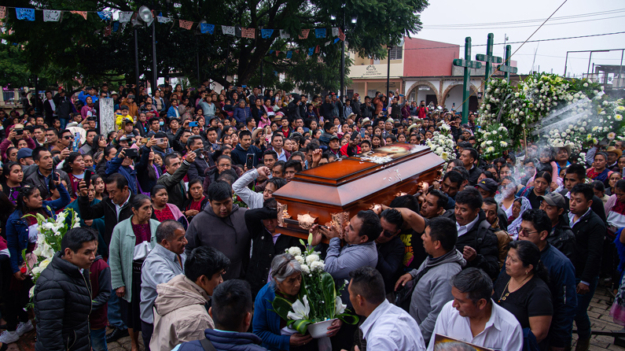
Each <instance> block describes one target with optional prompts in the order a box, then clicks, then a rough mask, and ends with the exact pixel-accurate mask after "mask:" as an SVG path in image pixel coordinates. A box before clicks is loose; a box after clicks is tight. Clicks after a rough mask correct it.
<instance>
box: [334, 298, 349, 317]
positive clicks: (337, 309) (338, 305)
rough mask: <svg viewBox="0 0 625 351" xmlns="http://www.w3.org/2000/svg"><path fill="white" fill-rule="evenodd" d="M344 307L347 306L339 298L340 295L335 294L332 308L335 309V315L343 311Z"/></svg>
mask: <svg viewBox="0 0 625 351" xmlns="http://www.w3.org/2000/svg"><path fill="white" fill-rule="evenodd" d="M345 308H347V305H344V304H343V300H341V297H340V296H337V297H336V299H335V300H334V310H335V313H336V315H339V314H342V313H343V312H345Z"/></svg>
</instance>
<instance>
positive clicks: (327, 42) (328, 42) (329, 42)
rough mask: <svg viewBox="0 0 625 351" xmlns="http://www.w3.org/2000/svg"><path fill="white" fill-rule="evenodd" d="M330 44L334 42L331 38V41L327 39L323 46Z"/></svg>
mask: <svg viewBox="0 0 625 351" xmlns="http://www.w3.org/2000/svg"><path fill="white" fill-rule="evenodd" d="M330 44H332V40H330V41H326V43H325V44H323V46H328V45H330Z"/></svg>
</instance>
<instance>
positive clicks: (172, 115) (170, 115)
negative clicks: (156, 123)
mask: <svg viewBox="0 0 625 351" xmlns="http://www.w3.org/2000/svg"><path fill="white" fill-rule="evenodd" d="M177 111H178V107H176V106H171V107H170V108H169V110H167V118H180V113H178V114H177V115H176V112H177Z"/></svg>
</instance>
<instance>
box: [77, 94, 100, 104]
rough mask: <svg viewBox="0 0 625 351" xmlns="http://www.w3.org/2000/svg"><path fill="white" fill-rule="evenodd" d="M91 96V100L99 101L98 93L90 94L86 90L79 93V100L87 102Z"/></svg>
mask: <svg viewBox="0 0 625 351" xmlns="http://www.w3.org/2000/svg"><path fill="white" fill-rule="evenodd" d="M88 97H91V101H92V102H93V103H94V104H95V102H96V101H98V100H99V99H98V95H89V94H85V92H84V91H81V92H80V94H78V100H80V101H82V103H83V104H86V103H87V98H88Z"/></svg>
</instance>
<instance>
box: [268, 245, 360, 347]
mask: <svg viewBox="0 0 625 351" xmlns="http://www.w3.org/2000/svg"><path fill="white" fill-rule="evenodd" d="M300 242H301V243H302V245H304V246H306V247H308V249H307V250H306V251H304V252H302V251H301V250H300V248H299V247H291V248H289V249H288V250H287V252H288V253H289V254H291V255H293V256H294V257H295V259H296V260H297V261H298V262H299V263H300V265H301V268H302V284H301V287H300V290H299V294H298V295H297V300H296V301H295V302H293V303H292V302H290V301H289V300H287V299H285V298H283V297H280V296H276V298H275V299H274V300H273V302H272V306H273V309H274V311H275V312H276V313H277V314H278V315H279V316H280V317H281V318H282V319H284V320H286V321H287V325H288V326H289V327H291V328H293V329H295V330H297V331H298V332H299V333H300V334H306V332H307V331H309V332H310V334H311V336H313V338H316V339H318V338H321V337H324V336H326V330H327V328H328V327H329V326H330V324H331V323H332V321H333V320H334V319H336V318H339V319H340V320H342V321H343V322H345V323H348V324H352V325H354V324H356V323H358V317H357V316H355V315H352V314H349V313H346V307H347V306H346V305H344V304H343V301H342V300H341V291H343V289H345V285H346V283H347V281H345V282H344V283H343V284H341V286H340V287H339V288H338V289H336V287H335V284H334V279H333V278H332V276H331V275H330V274H329V273H327V272H325V271H324V268H325V263H324V262H323V260H321V259H320V258H319V253H317V252H315V251H314V249H313V247H312V234H311V235H309V237H308V245H306V243H305V242H304V241H303V240H300ZM317 327H321V328H317ZM319 329H320V330H319Z"/></svg>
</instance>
